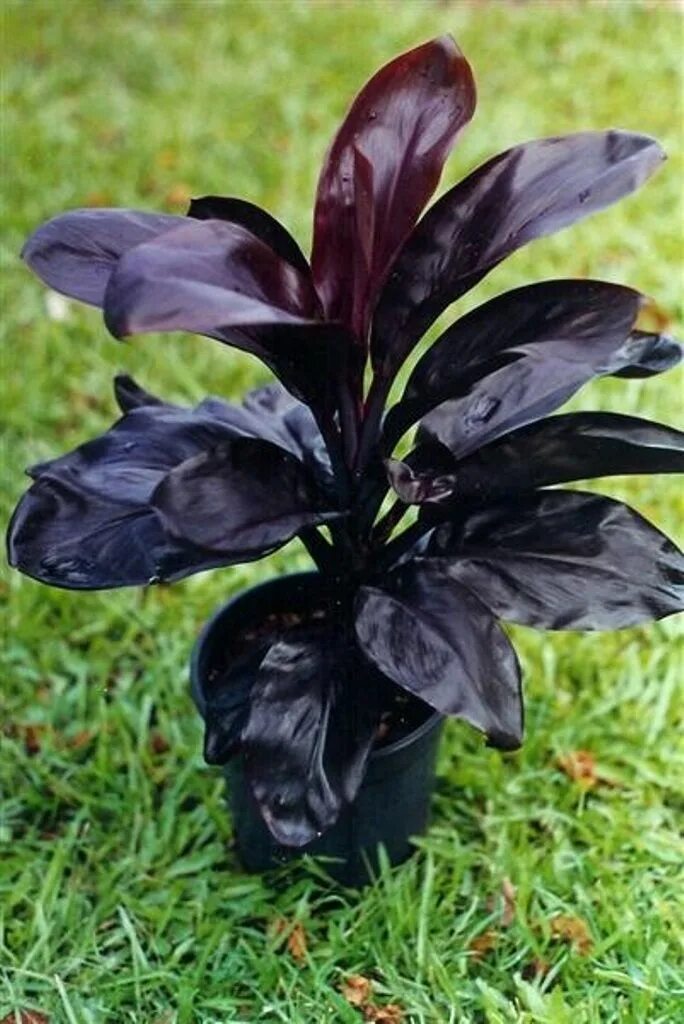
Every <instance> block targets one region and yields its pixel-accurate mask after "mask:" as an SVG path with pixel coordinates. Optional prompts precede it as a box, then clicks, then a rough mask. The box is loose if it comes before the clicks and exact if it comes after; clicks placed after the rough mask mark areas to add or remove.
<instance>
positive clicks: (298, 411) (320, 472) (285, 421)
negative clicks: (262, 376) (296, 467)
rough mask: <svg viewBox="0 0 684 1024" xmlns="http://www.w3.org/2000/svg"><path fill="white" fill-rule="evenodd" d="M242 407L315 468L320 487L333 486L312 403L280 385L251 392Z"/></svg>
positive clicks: (276, 438) (327, 455)
mask: <svg viewBox="0 0 684 1024" xmlns="http://www.w3.org/2000/svg"><path fill="white" fill-rule="evenodd" d="M243 406H244V408H245V409H247V410H248V411H249V412H251V413H253V414H254V415H255V416H256V417H257V418H258V420H259V421H260V422H262V423H266V424H268V426H269V429H270V430H271V431H272V432H273V439H274V440H275V442H276V443H277V444H280V445H282V447H283V448H287V450H288V451H290V452H292V453H293V455H296V456H297V457H298V458H299V459H300V460H301V461H302V462H303V463H304V465H305V466H308V467H310V468H311V469H312V471H313V472H314V473H315V475H316V477H317V480H318V483H319V485H320V486H322V487H329V486H331V485H332V470H331V466H330V456H329V454H328V451H327V448H326V447H325V444H324V442H323V437H322V436H321V432H320V430H319V429H318V425H317V423H316V420H315V419H314V417H313V414H312V412H311V409H310V408H309V406H307V405H305V404H304V403H303V402H299V401H297V399H296V398H293V397H292V395H291V394H289V393H288V392H287V391H286V390H285V389H284V388H283V387H282V386H281V385H280V384H267V385H266V386H265V387H262V388H256V389H255V390H254V391H250V392H249V393H248V394H247V395H246V396H245V400H244V402H243ZM262 436H266V435H265V434H262Z"/></svg>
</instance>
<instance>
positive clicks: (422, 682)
mask: <svg viewBox="0 0 684 1024" xmlns="http://www.w3.org/2000/svg"><path fill="white" fill-rule="evenodd" d="M355 625H356V636H357V639H358V641H359V644H360V645H361V649H362V650H363V651H364V653H365V654H366V655H367V656H368V657H369V658H370V659H371V661H372V662H373V663H374V664H375V665H376V666H377V667H378V668H379V669H380V671H381V672H384V674H385V675H387V676H389V678H390V679H392V680H394V682H395V683H398V684H399V686H402V687H404V689H406V690H409V692H411V693H413V694H415V695H416V696H417V697H420V698H421V700H424V701H426V702H427V703H428V704H430V705H431V706H432V707H434V708H436V709H437V711H441V712H442V713H443V714H445V715H453V716H455V717H457V718H463V719H464V720H465V721H467V722H470V724H471V725H474V726H475V727H476V728H477V729H481V730H482V731H483V732H485V733H486V734H487V736H488V738H489V742H490V743H491V744H492V745H493V746H498V747H502V748H503V749H505V750H510V749H514V748H515V747H518V746H519V745H520V743H521V742H522V731H523V712H522V698H521V693H520V669H519V666H518V661H517V658H516V656H515V651H514V650H513V648H512V646H511V644H510V642H509V641H508V639H507V637H506V635H505V633H504V632H503V631H502V630H501V629H500V628H499V626H498V625H497V623H496V622H495V620H494V618H493V617H492V615H491V613H490V612H489V611H488V610H487V608H486V607H485V605H484V604H483V603H482V602H481V601H480V600H479V599H478V598H477V597H476V596H475V595H474V594H473V593H471V591H470V590H468V589H467V588H466V587H464V586H461V585H460V584H459V583H457V582H454V580H453V579H450V578H449V576H448V575H447V574H446V573H445V572H444V571H443V570H442V569H441V568H440V567H439V566H436V565H432V564H430V562H429V561H425V562H418V561H414V562H411V563H409V564H407V565H404V566H401V567H400V568H398V569H395V570H394V571H393V572H391V573H389V574H388V575H387V576H386V577H385V579H384V580H383V581H382V584H381V585H380V586H362V587H361V588H360V590H359V594H358V597H357V602H356V619H355Z"/></svg>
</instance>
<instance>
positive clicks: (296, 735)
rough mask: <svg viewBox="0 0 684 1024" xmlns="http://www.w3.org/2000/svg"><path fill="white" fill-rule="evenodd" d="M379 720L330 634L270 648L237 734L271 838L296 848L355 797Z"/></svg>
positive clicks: (354, 664)
mask: <svg viewBox="0 0 684 1024" xmlns="http://www.w3.org/2000/svg"><path fill="white" fill-rule="evenodd" d="M379 719H380V709H379V706H377V705H376V702H375V696H374V694H373V692H372V690H369V686H368V673H367V672H364V671H363V669H362V667H361V665H360V664H359V659H358V656H357V655H356V654H355V653H354V649H353V645H349V644H348V643H345V637H344V636H341V635H340V632H339V629H338V630H337V631H336V630H335V629H334V628H331V627H319V628H318V629H313V628H312V629H311V630H310V631H309V632H308V633H304V634H302V633H298V634H297V636H295V637H292V638H286V639H283V640H281V641H280V642H279V643H276V644H274V645H273V647H271V649H270V650H269V652H268V654H267V655H266V657H265V658H264V660H263V662H262V664H261V668H260V671H259V675H258V678H257V680H256V683H255V685H254V690H253V695H252V700H251V708H250V712H249V719H248V722H247V725H246V726H245V728H244V730H243V734H242V749H243V754H244V758H245V769H246V772H247V776H248V778H249V780H250V782H251V785H252V789H253V792H254V796H255V798H256V800H257V802H258V804H259V806H260V808H261V812H262V815H263V817H264V820H265V821H266V824H267V825H268V827H269V829H270V831H271V833H272V834H273V836H274V837H275V838H276V839H277V840H278V842H280V843H282V844H283V845H286V846H303V845H305V844H306V843H308V842H311V841H312V840H313V839H315V838H316V837H317V836H319V835H320V834H321V833H322V832H323V831H324V830H325V829H326V828H328V827H329V826H330V825H332V824H333V822H334V821H335V820H336V819H337V817H338V815H339V813H340V811H341V809H342V807H343V806H345V805H346V804H347V803H349V802H350V801H351V800H353V798H354V797H355V795H356V793H357V791H358V788H359V786H360V784H361V780H362V778H363V774H364V771H365V766H366V761H367V758H368V755H369V753H370V749H371V747H372V744H373V740H374V737H375V732H376V729H377V726H378V722H379Z"/></svg>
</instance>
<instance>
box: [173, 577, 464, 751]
mask: <svg viewBox="0 0 684 1024" xmlns="http://www.w3.org/2000/svg"><path fill="white" fill-rule="evenodd" d="M314 577H316V578H319V579H321V578H323V574H322V573H320V572H318V571H316V570H313V569H311V570H308V571H307V570H304V571H300V572H292V573H285V574H283V575H282V576H272V577H270V578H269V579H267V580H262V581H261V582H259V583H254V584H253V585H252V586H250V587H246V588H245V589H243V590H240V591H238V592H237V593H236V594H234V595H233V596H232V597H229V598H228V600H227V601H224V603H223V604H221V605H219V606H218V608H216V609H215V611H214V612H213V613H212V614H211V615H210V616H209V618H208V619H207V620H206V622H205V623H204V625H203V626H202V628H201V630H200V632H199V634H198V636H197V639H196V640H195V643H194V644H193V648H192V652H191V655H190V683H191V690H192V696H193V699H194V701H195V704H196V705H197V706H198V710H199V711H200V714H201V715H202V710H201V706H200V705H201V703H202V701H201V698H202V692H201V687H202V684H201V680H200V671H199V666H200V656H201V653H202V649H203V647H204V645H205V643H206V642H207V640H208V638H209V636H210V635H211V632H212V629H213V628H214V627H215V626H216V624H217V623H218V622H219V620H220V619H222V618H223V616H224V615H225V614H226V613H227V612H228V611H229V609H230V608H231V607H232V606H233V605H236V604H237V603H238V602H239V601H240V600H241V599H242V598H243V597H245V596H246V595H247V594H253V593H254V592H255V591H257V590H261V589H264V590H266V589H269V588H270V587H271V586H272V584H273V583H278V582H281V581H282V582H283V583H285V582H286V581H290V582H293V583H294V582H296V581H298V580H299V581H300V582H303V581H304V580H306V579H312V578H314ZM412 696H415V694H413V695H412ZM418 699H420V698H418ZM423 703H427V702H426V701H424V702H423ZM202 717H204V716H203V715H202ZM446 717H447V716H446V715H443V714H442V712H441V711H437V710H435V709H434V708H433V709H432V714H431V715H429V716H428V717H427V718H426V719H425V721H424V722H422V723H421V724H420V725H419V726H418V727H417V728H416V729H414V730H413V731H412V732H409V733H407V734H406V735H405V736H402V737H400V738H399V739H398V740H395V741H394V743H388V744H387V745H386V746H384V747H378V748H376V749H373V750H371V752H370V754H369V757H368V760H369V761H383V760H384V759H385V758H389V757H392V756H393V755H394V754H397V753H399V752H400V751H402V750H403V749H404V748H405V747H408V746H413V744H414V743H416V742H418V741H419V740H420V739H422V738H423V737H424V736H426V735H427V734H428V733H430V732H432V731H433V729H436V728H437V727H438V726H439V725H441V723H442V722H444V721H445V720H446Z"/></svg>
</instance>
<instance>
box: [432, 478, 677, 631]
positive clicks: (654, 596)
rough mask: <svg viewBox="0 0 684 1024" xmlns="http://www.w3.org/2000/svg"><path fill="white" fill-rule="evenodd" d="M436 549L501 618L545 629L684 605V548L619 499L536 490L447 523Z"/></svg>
mask: <svg viewBox="0 0 684 1024" xmlns="http://www.w3.org/2000/svg"><path fill="white" fill-rule="evenodd" d="M430 554H431V555H434V556H436V557H437V558H439V559H440V561H441V565H442V567H444V568H448V572H449V574H450V575H451V576H452V578H453V579H454V580H457V581H458V582H459V583H461V584H463V585H464V586H466V587H468V588H469V589H471V590H472V591H473V592H474V593H476V594H477V595H478V597H479V598H480V600H481V601H482V602H483V603H484V604H485V605H486V606H487V607H488V608H490V609H491V610H492V612H493V613H494V615H496V616H497V617H498V618H500V619H505V620H508V621H509V622H519V623H521V624H522V625H526V626H537V627H540V628H542V629H585V630H594V629H622V628H624V627H626V626H635V625H638V624H639V623H642V622H650V621H651V620H653V619H661V618H663V617H665V616H666V615H672V614H674V613H675V612H678V611H682V610H683V609H684V555H683V554H682V552H681V551H679V549H678V548H677V547H675V545H674V544H673V543H672V542H671V541H670V540H668V538H667V537H665V536H664V535H663V534H662V533H660V531H659V530H657V529H656V528H655V527H654V526H651V525H650V523H648V522H647V521H646V520H645V519H643V518H642V516H640V515H639V514H638V513H637V512H635V511H634V510H633V509H631V508H629V507H628V506H627V505H623V504H622V503H621V502H618V501H613V500H612V499H611V498H604V497H601V496H600V495H597V494H585V493H582V492H575V491H538V492H536V493H534V494H529V495H524V496H523V495H518V496H516V498H515V500H514V501H511V502H505V503H500V504H499V505H494V506H492V507H490V508H487V509H478V510H476V511H471V512H470V513H467V514H464V515H463V517H459V518H457V519H455V521H454V523H453V525H450V526H449V525H446V526H443V527H441V528H439V529H438V530H437V531H436V533H435V535H434V537H433V540H432V542H431V545H430Z"/></svg>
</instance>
